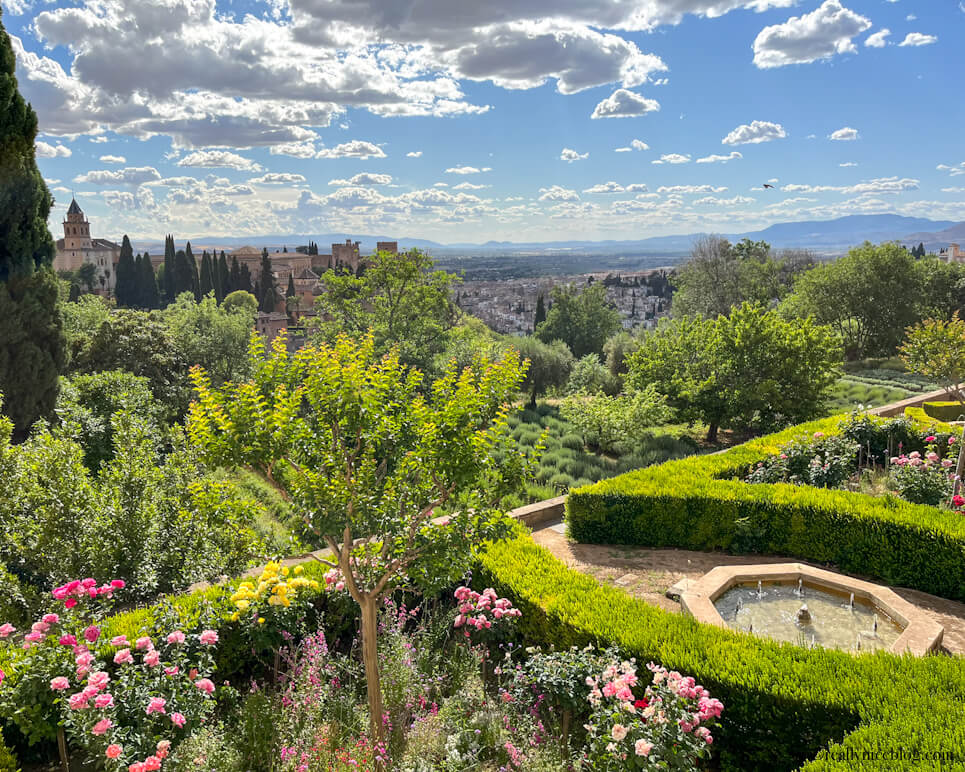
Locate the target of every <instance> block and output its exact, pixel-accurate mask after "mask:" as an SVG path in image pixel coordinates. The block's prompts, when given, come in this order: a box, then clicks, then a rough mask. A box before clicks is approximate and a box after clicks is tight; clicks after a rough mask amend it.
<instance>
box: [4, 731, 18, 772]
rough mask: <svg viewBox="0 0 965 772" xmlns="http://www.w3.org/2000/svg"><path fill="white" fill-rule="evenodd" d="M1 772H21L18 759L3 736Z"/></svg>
mask: <svg viewBox="0 0 965 772" xmlns="http://www.w3.org/2000/svg"><path fill="white" fill-rule="evenodd" d="M0 772H20V765H19V764H18V763H17V757H16V756H14V755H13V751H12V750H10V749H9V748H8V747H7V744H6V743H5V742H4V740H3V736H2V735H0Z"/></svg>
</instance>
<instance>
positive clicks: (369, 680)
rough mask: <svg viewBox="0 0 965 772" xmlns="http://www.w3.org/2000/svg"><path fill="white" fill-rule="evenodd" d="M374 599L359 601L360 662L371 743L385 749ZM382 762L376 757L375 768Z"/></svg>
mask: <svg viewBox="0 0 965 772" xmlns="http://www.w3.org/2000/svg"><path fill="white" fill-rule="evenodd" d="M375 601H376V599H375V598H373V597H372V596H370V595H365V596H363V597H362V599H361V601H360V602H359V606H360V607H361V609H362V662H363V663H364V664H365V686H366V689H367V691H368V697H369V731H370V732H371V734H372V743H373V745H376V746H378V747H379V749H380V751H381V752H384V749H385V730H384V727H383V726H382V713H383V709H382V683H381V680H380V679H379V647H378V624H379V620H378V616H377V614H376V607H375ZM382 768H383V767H382V764H381V762H380V761H378V758H377V759H376V769H378V770H381V769H382Z"/></svg>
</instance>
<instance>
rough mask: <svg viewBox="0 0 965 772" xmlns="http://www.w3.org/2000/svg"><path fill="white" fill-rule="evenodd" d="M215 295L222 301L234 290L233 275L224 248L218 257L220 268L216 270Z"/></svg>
mask: <svg viewBox="0 0 965 772" xmlns="http://www.w3.org/2000/svg"><path fill="white" fill-rule="evenodd" d="M214 288H215V297H217V299H218V302H219V303H220V302H221V301H222V300H224V299H225V297H226V296H227V295H228V293H229V292H231V291H232V287H231V275H230V274H229V273H228V261H227V259H226V258H225V254H224V250H223V249H222V250H221V257H220V258H218V270H217V271H215V283H214Z"/></svg>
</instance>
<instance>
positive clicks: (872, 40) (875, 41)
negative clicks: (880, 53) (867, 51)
mask: <svg viewBox="0 0 965 772" xmlns="http://www.w3.org/2000/svg"><path fill="white" fill-rule="evenodd" d="M890 34H891V30H890V29H888V28H887V27H885V28H884V29H880V30H878V31H877V32H875V33H872V34H871V35H868V39H867V40H865V42H864V44H865V46H867V47H868V48H884V47H885V46H886V45H888V41H887V40H885V38H886V37H888V36H889V35H890Z"/></svg>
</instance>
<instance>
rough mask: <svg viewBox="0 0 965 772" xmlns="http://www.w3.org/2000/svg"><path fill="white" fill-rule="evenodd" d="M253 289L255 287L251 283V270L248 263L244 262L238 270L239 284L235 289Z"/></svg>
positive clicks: (246, 290)
mask: <svg viewBox="0 0 965 772" xmlns="http://www.w3.org/2000/svg"><path fill="white" fill-rule="evenodd" d="M253 289H254V287H253V286H252V284H251V271H249V270H248V263H243V264H242V266H241V268H240V269H239V270H238V286H237V287H235V290H242V291H244V292H251V291H252V290H253Z"/></svg>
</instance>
